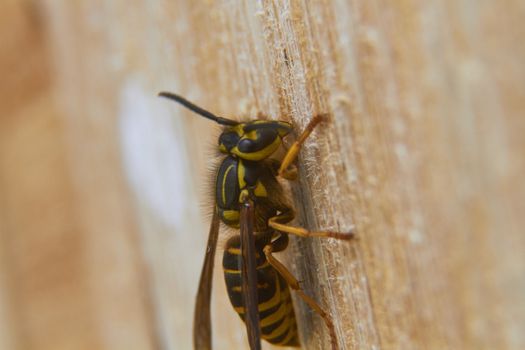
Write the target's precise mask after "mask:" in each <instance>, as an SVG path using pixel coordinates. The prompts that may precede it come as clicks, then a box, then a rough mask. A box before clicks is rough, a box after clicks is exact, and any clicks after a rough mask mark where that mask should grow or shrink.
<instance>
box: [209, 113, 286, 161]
mask: <svg viewBox="0 0 525 350" xmlns="http://www.w3.org/2000/svg"><path fill="white" fill-rule="evenodd" d="M291 129H292V126H291V125H290V124H288V123H286V122H280V121H266V120H256V121H252V122H249V123H239V124H238V125H236V126H234V127H230V128H227V129H225V130H224V132H223V133H222V134H221V136H220V137H219V150H220V151H221V152H223V153H228V154H232V155H236V156H237V157H239V158H241V159H246V160H254V161H258V160H263V159H265V158H268V157H269V156H270V155H272V154H273V153H274V152H275V151H276V150H277V149H278V148H279V146H280V145H281V142H282V137H284V136H286V135H287V134H288V133H289V132H290V131H291Z"/></svg>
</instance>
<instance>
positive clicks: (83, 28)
mask: <svg viewBox="0 0 525 350" xmlns="http://www.w3.org/2000/svg"><path fill="white" fill-rule="evenodd" d="M43 9H44V14H45V15H43V17H42V18H43V19H44V22H45V23H47V25H48V26H49V48H50V50H51V52H52V56H51V57H52V60H53V67H54V69H53V71H52V73H53V74H52V76H53V86H54V89H56V95H57V97H58V100H57V101H58V103H59V105H58V107H59V110H60V115H61V116H62V117H61V119H60V120H62V122H63V125H64V131H63V134H64V140H65V141H64V145H65V149H67V164H68V169H69V171H70V172H69V174H70V175H69V176H70V181H71V185H70V186H71V191H72V193H73V194H74V195H73V197H72V198H74V199H72V201H73V202H74V203H75V210H74V215H76V219H75V223H76V224H77V225H78V226H79V229H80V230H81V231H82V234H81V235H80V237H81V239H80V241H79V243H78V244H81V245H82V248H81V251H82V252H83V254H84V255H83V258H82V259H80V260H78V257H63V258H62V259H63V260H60V261H64V262H66V261H67V262H68V264H73V265H75V264H83V265H82V266H83V269H82V270H74V271H77V274H78V276H84V279H83V281H84V282H83V283H85V286H86V288H87V289H89V290H90V293H89V294H88V296H89V298H88V300H89V301H86V300H83V299H82V298H81V297H80V295H81V294H80V293H79V294H75V295H76V297H75V298H74V302H72V303H73V305H72V306H71V307H72V308H74V307H86V305H88V306H89V308H88V309H89V317H90V320H91V321H89V322H88V321H86V322H88V323H87V324H91V325H93V324H96V325H97V327H96V329H95V331H93V332H92V333H90V335H89V336H90V337H93V338H92V340H93V344H97V348H106V349H120V348H122V349H127V348H129V346H130V345H129V344H135V346H136V347H138V348H140V349H148V348H162V349H189V348H191V320H192V309H193V303H194V296H195V293H196V290H195V288H196V286H197V283H198V273H199V271H200V266H201V263H202V260H203V256H204V247H205V242H206V237H204V235H205V234H206V232H207V225H208V221H209V213H210V210H211V209H210V208H211V203H210V193H208V192H209V191H208V190H209V188H210V186H209V182H210V179H209V178H210V173H209V171H208V170H207V169H208V168H210V167H213V164H214V161H211V160H210V157H211V155H212V154H213V152H212V151H211V150H212V148H213V146H214V145H215V143H216V137H217V134H218V130H217V128H216V127H215V126H213V125H210V123H209V122H208V121H206V120H202V119H201V118H196V117H195V116H194V115H191V113H189V112H187V111H185V110H183V109H182V108H180V107H179V106H175V105H172V104H170V103H169V102H168V101H165V100H160V99H157V98H156V97H155V95H156V93H157V92H158V91H160V90H171V91H174V92H177V93H180V94H182V95H183V96H186V97H187V98H189V99H190V100H192V101H194V102H195V103H197V104H199V105H201V106H203V107H205V108H207V109H209V110H211V111H213V112H215V113H217V114H219V115H224V116H225V117H234V118H252V117H254V116H256V115H257V113H259V112H261V113H264V114H265V115H267V116H268V117H269V118H272V119H283V120H287V121H291V122H292V123H293V124H294V125H295V128H296V134H297V133H299V132H300V131H301V130H302V128H303V127H304V126H305V125H306V124H307V123H308V121H309V120H310V119H311V118H312V116H313V115H315V114H317V113H329V115H330V118H329V121H328V122H327V123H325V124H323V125H322V126H321V127H319V128H318V130H316V131H315V132H314V134H313V135H312V137H311V138H310V139H309V140H308V141H307V144H306V146H305V148H304V150H303V151H302V152H301V154H300V157H299V162H298V166H299V172H300V176H299V180H298V181H297V183H293V184H290V185H289V186H288V185H287V187H289V188H288V190H289V191H290V197H291V199H292V200H293V202H294V206H295V208H296V210H297V213H298V218H297V220H296V224H297V225H302V226H305V227H308V228H312V229H317V228H319V229H332V230H341V231H344V230H348V229H349V228H351V227H352V226H355V230H356V232H357V236H358V239H357V240H356V241H354V242H350V243H347V242H337V241H334V240H330V239H326V240H323V239H299V238H296V239H292V242H291V247H290V248H289V249H288V250H287V251H286V252H284V253H281V255H280V256H279V258H280V259H282V260H283V261H285V263H286V265H287V266H289V267H290V269H291V270H292V271H293V272H294V273H295V274H296V276H297V278H298V279H299V280H301V281H302V286H303V287H304V289H305V291H306V292H307V293H308V294H309V295H311V296H313V297H314V298H315V299H316V300H318V301H319V302H320V304H321V305H323V306H324V307H325V308H326V310H327V311H328V312H329V313H330V314H331V315H332V317H333V319H334V323H335V326H336V332H337V335H338V337H339V341H340V347H341V349H521V348H524V347H525V335H524V334H525V333H524V332H523V330H524V329H525V298H524V297H523V296H524V295H525V261H524V258H523V257H524V256H525V235H523V228H522V227H523V225H524V224H525V222H524V219H523V217H522V216H523V215H522V213H524V212H525V201H524V200H523V198H525V186H523V185H522V182H523V181H521V175H522V174H523V173H524V172H525V158H524V157H523V152H524V151H525V138H524V137H523V135H524V132H525V118H524V115H523V114H524V111H525V102H524V101H525V84H524V83H523V82H524V81H525V65H524V64H523V62H525V46H523V45H520V44H519V43H520V42H521V41H522V38H523V37H525V24H524V23H523V21H522V18H523V17H524V15H525V7H524V6H523V5H522V4H521V2H520V1H519V0H506V1H499V2H489V1H485V2H474V1H469V0H459V1H457V0H447V1H426V2H424V3H421V2H417V1H411V0H403V1H397V2H392V1H386V0H375V1H363V0H350V1H348V0H346V1H345V0H333V1H328V0H315V1H306V0H302V1H301V0H298V1H278V0H274V1H271V0H260V1H245V2H235V1H206V0H199V1H189V0H180V1H175V2H170V1H160V0H158V1H149V2H147V3H146V2H142V3H140V2H139V3H133V4H131V3H129V2H125V1H122V0H116V1H111V2H104V1H101V0H96V1H78V2H66V1H46V2H45V6H44V7H43ZM4 164H7V163H5V162H4ZM9 164H11V163H9ZM18 166H19V167H20V168H21V167H22V165H18ZM13 178H16V176H13ZM13 181H15V180H14V179H13ZM56 191H59V189H57V190H56ZM21 207H24V206H22V205H21ZM227 234H228V233H226V232H225V233H224V234H223V238H222V240H223V241H225V240H226V236H227ZM79 249H80V248H79ZM219 253H220V252H219ZM219 255H220V254H219ZM0 257H1V256H0ZM219 258H220V257H218V259H219ZM75 259H77V260H75ZM216 263H217V264H216V265H217V266H220V263H219V261H217V262H216ZM73 265H72V266H73ZM75 266H76V265H75ZM72 268H74V267H72ZM50 270H53V269H52V268H50ZM86 276H87V277H86ZM0 277H1V276H0ZM61 278H64V279H70V278H71V277H68V276H62V277H61ZM46 281H48V283H51V282H50V281H51V280H47V279H46ZM27 290H29V289H27ZM15 293H16V290H15ZM9 295H10V294H8V295H7V297H4V299H5V298H9ZM0 296H1V295H0ZM124 296H125V298H124ZM213 296H214V299H213V304H214V306H213V324H214V327H215V328H214V344H215V348H216V349H239V348H245V347H246V344H247V343H246V337H245V334H244V327H243V325H242V324H241V322H240V320H239V319H238V317H237V316H236V315H235V313H234V311H233V310H231V307H230V305H229V303H228V300H227V297H226V294H225V288H224V282H223V280H222V276H221V272H220V271H219V270H218V271H217V273H216V278H215V281H214V292H213ZM123 298H124V299H123ZM49 303H50V305H54V304H53V301H49ZM76 303H78V304H76ZM295 303H296V308H297V311H298V322H299V328H300V333H301V341H302V343H303V344H304V348H305V349H326V348H328V347H329V338H328V335H327V331H326V329H324V325H323V323H322V321H321V320H320V319H319V318H318V317H317V316H316V315H315V314H314V313H312V312H311V311H310V310H308V309H307V307H306V306H305V305H304V304H303V303H302V302H301V301H300V300H299V299H296V300H295ZM0 304H1V303H0ZM79 305H80V306H79ZM0 309H1V308H0ZM17 312H19V313H20V314H22V315H24V314H25V313H27V312H28V311H23V310H22V311H17ZM47 312H49V313H51V312H52V311H47ZM0 317H2V316H1V315H0ZM90 322H91V323H90ZM115 324H118V325H119V327H117V328H115ZM15 328H16V326H15ZM123 329H126V331H124V330H123ZM13 332H16V330H14V331H13ZM28 332H29V333H31V332H33V331H31V330H29V331H28ZM58 334H60V333H58ZM131 335H133V337H131ZM128 336H129V337H130V338H127V337H128ZM35 339H38V338H35ZM0 344H2V343H1V342H0ZM35 344H37V345H40V344H39V343H35ZM138 344H140V346H139V345H138ZM37 345H34V346H32V347H30V346H28V348H38V349H46V348H51V347H45V346H37ZM24 348H25V347H24ZM132 348H133V347H132ZM265 348H266V349H270V346H268V345H267V344H265Z"/></svg>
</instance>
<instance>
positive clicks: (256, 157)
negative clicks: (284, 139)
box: [230, 137, 281, 160]
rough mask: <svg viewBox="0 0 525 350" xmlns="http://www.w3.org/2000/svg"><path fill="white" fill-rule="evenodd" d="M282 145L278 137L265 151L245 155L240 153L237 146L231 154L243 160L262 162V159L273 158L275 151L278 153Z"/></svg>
mask: <svg viewBox="0 0 525 350" xmlns="http://www.w3.org/2000/svg"><path fill="white" fill-rule="evenodd" d="M280 145H281V138H280V137H276V138H275V140H273V142H272V143H271V144H269V145H268V146H266V147H264V148H263V149H261V150H259V151H257V152H250V153H243V152H241V151H239V149H238V148H237V146H235V147H233V148H232V149H231V152H230V153H232V154H235V155H236V156H238V157H239V158H241V159H246V160H262V159H265V158H268V157H269V156H271V155H272V154H273V153H274V152H275V151H277V149H278V148H279V146H280Z"/></svg>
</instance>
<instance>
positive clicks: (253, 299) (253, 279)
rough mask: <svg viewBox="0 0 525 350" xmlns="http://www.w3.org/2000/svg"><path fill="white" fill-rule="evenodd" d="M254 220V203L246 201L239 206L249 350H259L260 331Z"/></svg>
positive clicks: (245, 319) (245, 315)
mask: <svg viewBox="0 0 525 350" xmlns="http://www.w3.org/2000/svg"><path fill="white" fill-rule="evenodd" d="M254 220H255V208H254V203H253V202H252V201H251V200H250V199H247V200H246V201H245V202H244V203H242V205H241V215H240V231H241V253H242V264H241V277H242V293H243V301H244V322H245V324H246V330H247V333H248V342H249V344H250V349H251V350H260V349H261V329H260V327H259V311H258V305H257V270H256V264H257V261H256V258H255V238H254V235H253V228H254Z"/></svg>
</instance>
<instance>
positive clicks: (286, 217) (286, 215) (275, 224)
mask: <svg viewBox="0 0 525 350" xmlns="http://www.w3.org/2000/svg"><path fill="white" fill-rule="evenodd" d="M293 218H294V214H293V211H292V210H291V209H287V210H285V211H283V212H282V213H280V214H279V215H277V216H274V217H272V218H270V220H268V226H270V227H271V228H273V229H275V230H277V231H279V232H284V233H290V234H292V235H296V236H301V237H330V238H335V239H342V240H350V239H352V238H354V232H353V231H352V230H351V231H350V232H346V233H342V232H333V231H309V230H307V229H305V228H303V227H295V226H290V225H287V224H286V223H287V222H290V221H292V220H293Z"/></svg>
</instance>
